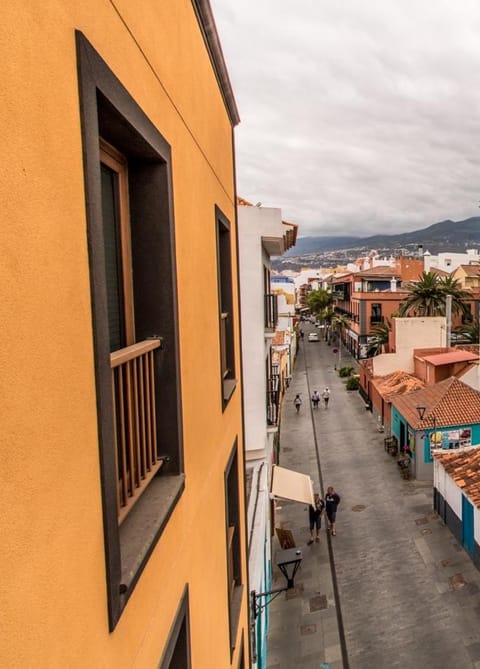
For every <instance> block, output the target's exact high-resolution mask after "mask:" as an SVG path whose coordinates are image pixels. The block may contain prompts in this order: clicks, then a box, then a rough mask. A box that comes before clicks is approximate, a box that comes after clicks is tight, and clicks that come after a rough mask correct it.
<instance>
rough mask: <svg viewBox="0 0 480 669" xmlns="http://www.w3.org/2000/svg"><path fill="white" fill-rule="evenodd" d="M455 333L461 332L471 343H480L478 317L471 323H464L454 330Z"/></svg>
mask: <svg viewBox="0 0 480 669" xmlns="http://www.w3.org/2000/svg"><path fill="white" fill-rule="evenodd" d="M454 332H455V333H457V334H461V335H462V336H463V337H465V339H467V340H468V341H469V342H470V343H471V344H479V343H480V323H479V321H478V318H475V319H474V320H473V321H472V322H471V323H463V324H462V325H459V326H458V327H456V328H455V330H454Z"/></svg>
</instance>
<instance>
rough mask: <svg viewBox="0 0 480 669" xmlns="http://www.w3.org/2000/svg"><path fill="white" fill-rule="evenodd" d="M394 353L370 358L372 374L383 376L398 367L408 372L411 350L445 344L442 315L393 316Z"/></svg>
mask: <svg viewBox="0 0 480 669" xmlns="http://www.w3.org/2000/svg"><path fill="white" fill-rule="evenodd" d="M392 324H393V327H394V328H396V334H395V347H396V352H395V353H382V354H380V355H377V356H375V357H373V358H372V363H373V373H374V376H377V375H378V376H384V375H385V374H390V373H391V372H395V371H396V370H398V369H402V370H403V371H404V372H409V373H410V374H411V373H413V371H414V362H413V350H414V349H415V348H435V347H443V346H446V345H447V329H446V319H445V317H444V316H438V317H437V316H431V317H428V318H393V319H392Z"/></svg>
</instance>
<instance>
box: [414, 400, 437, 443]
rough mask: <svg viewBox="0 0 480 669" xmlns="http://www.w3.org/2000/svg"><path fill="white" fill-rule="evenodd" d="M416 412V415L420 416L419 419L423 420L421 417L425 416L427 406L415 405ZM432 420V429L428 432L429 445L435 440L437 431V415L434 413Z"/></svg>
mask: <svg viewBox="0 0 480 669" xmlns="http://www.w3.org/2000/svg"><path fill="white" fill-rule="evenodd" d="M415 408H416V410H417V413H418V417H419V418H420V420H421V421H423V417H424V416H425V411H426V410H427V407H426V406H424V405H423V404H419V405H418V406H416V407H415ZM432 422H433V430H432V432H431V433H430V437H429V438H430V447H432V445H433V444H434V443H435V440H436V436H435V435H436V433H437V417H436V416H435V414H432Z"/></svg>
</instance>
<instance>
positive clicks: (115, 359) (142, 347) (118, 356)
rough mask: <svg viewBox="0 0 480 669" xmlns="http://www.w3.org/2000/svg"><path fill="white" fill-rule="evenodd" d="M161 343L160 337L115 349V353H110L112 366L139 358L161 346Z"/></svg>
mask: <svg viewBox="0 0 480 669" xmlns="http://www.w3.org/2000/svg"><path fill="white" fill-rule="evenodd" d="M161 343H162V341H161V339H160V338H152V339H145V340H144V341H140V342H138V344H132V345H131V346H126V347H125V348H120V349H118V351H113V353H110V367H111V368H112V369H114V368H115V367H119V366H120V365H123V364H124V363H125V362H128V361H129V360H133V359H134V358H139V357H140V356H141V355H143V354H144V353H148V352H149V351H153V350H155V349H156V348H160V345H161Z"/></svg>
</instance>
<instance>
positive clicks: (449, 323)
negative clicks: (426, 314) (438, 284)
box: [445, 295, 452, 347]
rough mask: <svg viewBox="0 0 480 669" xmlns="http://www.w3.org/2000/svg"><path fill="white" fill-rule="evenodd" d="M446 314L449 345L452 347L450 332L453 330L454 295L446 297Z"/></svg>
mask: <svg viewBox="0 0 480 669" xmlns="http://www.w3.org/2000/svg"><path fill="white" fill-rule="evenodd" d="M445 316H446V319H447V346H448V347H450V338H451V337H450V333H451V331H452V296H451V295H447V296H446V298H445Z"/></svg>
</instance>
